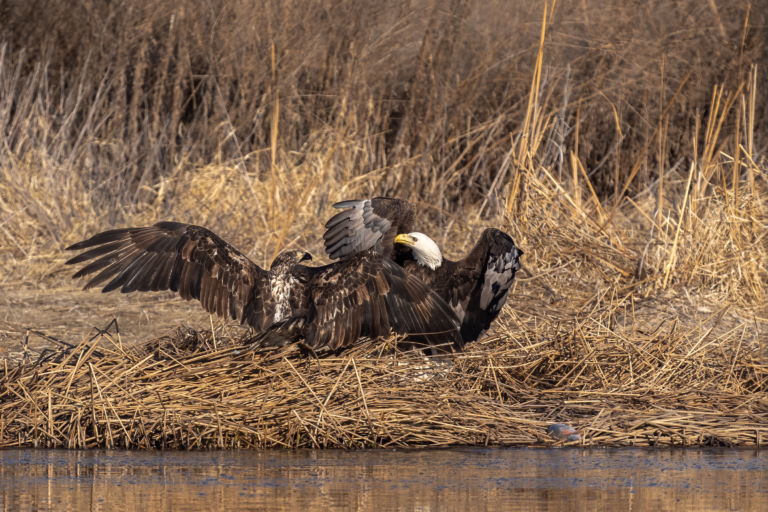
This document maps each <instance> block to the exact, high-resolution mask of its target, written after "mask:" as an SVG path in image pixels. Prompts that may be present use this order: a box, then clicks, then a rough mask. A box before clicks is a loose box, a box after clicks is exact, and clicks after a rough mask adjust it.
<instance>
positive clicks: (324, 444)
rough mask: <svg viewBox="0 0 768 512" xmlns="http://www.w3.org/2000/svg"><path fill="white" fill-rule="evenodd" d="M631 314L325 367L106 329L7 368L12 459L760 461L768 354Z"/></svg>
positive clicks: (605, 313)
mask: <svg viewBox="0 0 768 512" xmlns="http://www.w3.org/2000/svg"><path fill="white" fill-rule="evenodd" d="M629 308H631V304H628V303H622V302H621V301H616V300H614V301H612V302H610V303H607V304H605V305H603V306H601V307H600V308H599V310H593V311H590V312H589V313H588V314H585V315H582V316H578V315H577V316H574V317H572V318H571V319H569V320H567V321H564V320H563V317H564V316H565V315H566V314H567V312H565V311H561V312H559V313H560V314H558V315H541V316H538V317H536V318H534V319H533V320H534V321H535V323H536V327H535V328H531V327H530V326H527V327H526V326H525V325H528V324H530V319H529V321H525V322H521V326H523V328H519V329H509V330H507V331H506V332H504V333H503V334H499V335H496V336H494V337H490V338H487V339H486V340H484V341H481V342H478V343H475V344H473V345H472V346H471V347H470V348H469V350H467V351H466V352H465V353H462V354H457V355H455V356H452V357H450V358H444V359H440V360H430V359H427V358H425V357H422V356H420V355H418V354H415V353H401V352H398V351H397V350H396V348H394V349H393V348H391V347H396V345H397V340H396V339H390V340H388V342H387V343H382V342H370V341H367V342H362V343H360V344H359V345H358V346H356V347H355V348H354V349H352V350H350V351H348V352H346V353H343V354H341V355H334V354H326V355H325V356H323V355H321V357H320V358H319V359H313V358H311V357H302V356H301V354H300V353H299V352H298V351H297V350H296V349H295V348H294V347H287V348H283V349H280V350H277V351H273V352H267V353H255V352H251V351H248V350H247V344H244V343H243V342H244V340H243V339H237V338H230V337H229V336H227V335H225V334H224V331H220V332H219V334H218V335H216V334H215V331H213V332H211V331H206V332H197V331H193V330H181V329H180V330H179V331H178V332H177V333H176V334H175V335H173V336H165V337H161V338H157V339H153V340H150V341H146V342H144V343H141V344H137V345H133V346H127V345H124V344H122V343H121V340H120V336H119V333H118V332H117V331H116V330H115V329H114V328H113V329H111V330H110V331H111V332H110V331H108V330H104V331H101V330H97V332H96V333H95V334H94V335H89V336H88V337H86V338H84V339H83V340H82V342H81V343H79V344H78V345H76V346H66V345H61V346H60V347H59V348H58V349H55V350H45V351H42V352H40V353H30V352H28V353H26V354H25V355H24V357H23V359H22V360H21V361H19V362H18V364H15V365H11V366H8V362H7V360H6V363H5V364H6V366H5V368H4V373H3V377H2V379H1V380H0V403H2V405H1V406H0V447H10V446H25V447H32V446H35V447H43V446H45V447H63V448H96V447H101V448H116V447H123V448H134V449H185V450H193V449H214V448H228V449H231V448H278V447H282V448H364V447H418V446H451V445H486V446H487V445H501V446H515V445H551V444H555V443H556V441H554V440H551V439H549V438H548V437H547V436H546V429H547V426H548V425H550V424H552V423H556V422H567V423H569V424H571V425H573V426H574V427H576V428H577V429H578V430H579V431H580V432H581V434H582V441H581V443H583V444H587V445H594V446H660V445H691V446H701V445H725V446H762V445H764V444H765V442H766V440H767V439H768V398H766V397H767V396H768V395H766V391H768V357H766V355H765V353H761V351H760V346H759V343H758V342H757V340H754V339H745V336H744V333H745V329H743V328H742V329H730V330H728V331H727V332H724V333H720V334H715V329H714V328H715V327H716V324H717V323H719V321H720V319H719V318H717V317H718V314H715V315H712V318H711V319H710V320H711V322H710V323H709V324H710V325H707V324H704V325H702V326H701V327H698V328H692V329H691V328H682V327H681V326H680V325H679V324H678V323H677V322H675V321H673V322H671V325H664V322H662V323H661V325H657V326H655V328H654V329H653V330H651V331H645V330H643V329H638V328H636V327H633V328H627V327H626V326H622V325H621V322H619V321H617V320H616V318H617V316H618V313H619V312H620V311H625V310H629ZM550 313H553V311H550ZM719 313H720V314H719V316H720V317H722V313H723V312H719ZM629 314H630V315H631V310H629ZM626 320H629V318H624V319H622V321H626ZM111 325H112V326H116V325H115V324H114V323H113V324H111ZM570 444H577V443H570Z"/></svg>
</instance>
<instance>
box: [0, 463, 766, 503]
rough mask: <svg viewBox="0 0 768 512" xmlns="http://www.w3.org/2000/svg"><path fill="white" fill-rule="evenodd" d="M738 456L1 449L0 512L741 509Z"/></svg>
mask: <svg viewBox="0 0 768 512" xmlns="http://www.w3.org/2000/svg"><path fill="white" fill-rule="evenodd" d="M766 455H767V454H766V453H762V452H759V451H754V450H751V451H744V450H725V449H723V450H598V449H563V450H557V449H458V450H429V451H426V450H424V451H399V450H398V451H394V450H391V451H390V450H387V451H384V450H379V451H362V452H342V451H313V450H307V451H261V452H257V451H240V452H193V453H179V452H129V451H79V452H75V451H57V450H5V451H0V510H72V511H80V510H93V511H108V510H141V509H143V510H146V511H149V510H235V509H236V510H265V509H269V510H297V509H301V508H304V509H311V510H425V511H427V510H584V509H587V510H590V509H598V510H696V511H698V510H750V511H753V510H754V511H767V512H768V477H766V474H765V473H766V467H765V460H766Z"/></svg>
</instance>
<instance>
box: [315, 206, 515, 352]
mask: <svg viewBox="0 0 768 512" xmlns="http://www.w3.org/2000/svg"><path fill="white" fill-rule="evenodd" d="M333 206H334V207H335V208H350V209H348V210H345V211H343V212H341V213H339V214H337V215H335V216H334V217H333V218H332V219H331V220H330V221H329V222H328V223H327V224H326V228H328V231H327V232H326V234H325V235H324V238H325V240H326V244H325V246H326V252H327V253H328V254H329V256H330V257H331V258H332V259H334V258H350V257H352V256H354V255H355V254H357V252H358V251H363V250H374V251H377V252H381V253H382V254H385V255H387V256H388V257H390V258H392V259H393V260H394V261H395V262H396V263H397V264H398V265H400V266H402V267H403V268H404V269H405V270H406V272H407V273H408V274H409V275H413V276H418V277H419V279H420V280H422V281H423V282H424V283H426V284H427V285H429V286H430V287H431V288H432V289H433V290H434V291H435V292H437V294H438V295H439V296H440V297H441V298H442V299H443V300H444V301H445V302H447V303H448V305H449V306H450V307H451V308H452V309H453V311H454V312H455V313H456V315H457V316H458V318H459V321H460V322H461V336H462V339H463V340H464V342H465V343H468V342H471V341H475V340H477V339H478V338H480V337H481V336H482V335H483V333H484V332H485V331H486V330H487V329H489V328H490V326H491V323H492V322H493V321H494V320H495V319H496V317H497V316H498V315H499V312H500V311H501V309H502V307H503V306H504V304H505V302H506V300H507V292H508V290H509V288H510V286H511V284H512V282H513V280H514V277H515V273H516V272H517V270H519V269H520V256H522V254H523V253H522V251H521V250H520V249H518V248H517V247H516V246H515V243H514V241H513V240H512V238H511V237H510V236H509V235H507V234H506V233H504V232H502V231H499V230H498V229H492V228H491V229H486V230H485V231H483V233H482V234H481V236H480V239H479V240H478V241H477V243H476V244H475V245H474V247H473V248H472V249H471V250H470V252H469V254H467V256H466V257H464V258H463V259H461V260H459V261H451V260H447V259H445V258H442V256H441V255H440V254H439V250H437V249H436V246H435V250H436V251H437V252H438V254H437V255H435V256H436V260H437V261H436V266H435V268H434V269H433V268H430V267H429V266H427V265H426V264H425V262H424V261H423V259H420V257H419V255H418V254H415V252H416V251H415V250H414V244H416V243H418V242H417V238H418V237H424V238H427V237H426V236H425V235H422V234H420V233H412V232H413V231H414V224H415V208H414V207H413V205H412V204H410V203H408V202H407V201H404V200H401V199H392V198H384V197H379V198H376V199H371V200H354V201H343V202H341V203H336V204H335V205H333ZM408 233H410V234H411V235H412V236H402V237H400V236H398V235H406V234H408ZM396 240H397V242H396ZM430 242H431V240H430Z"/></svg>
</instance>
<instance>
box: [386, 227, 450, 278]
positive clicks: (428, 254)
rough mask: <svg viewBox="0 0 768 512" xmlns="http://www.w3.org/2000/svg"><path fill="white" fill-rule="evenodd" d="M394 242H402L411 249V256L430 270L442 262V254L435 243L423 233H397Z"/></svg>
mask: <svg viewBox="0 0 768 512" xmlns="http://www.w3.org/2000/svg"><path fill="white" fill-rule="evenodd" d="M395 243H396V244H403V245H405V246H407V247H409V248H410V249H411V251H412V252H413V258H414V259H415V260H416V261H417V262H418V263H420V264H421V265H424V266H425V267H429V268H431V269H432V270H435V269H436V268H437V267H439V266H440V265H441V264H442V263H443V255H442V254H441V253H440V248H439V247H438V246H437V244H436V243H435V242H434V241H433V240H432V239H431V238H429V237H428V236H427V235H425V234H424V233H408V234H407V235H397V237H396V238H395Z"/></svg>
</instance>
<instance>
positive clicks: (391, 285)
mask: <svg viewBox="0 0 768 512" xmlns="http://www.w3.org/2000/svg"><path fill="white" fill-rule="evenodd" d="M81 249H89V250H88V251H86V252H84V253H81V254H80V255H78V256H75V257H74V258H72V259H70V260H69V261H67V264H69V265H74V264H77V263H81V262H84V261H88V260H92V259H94V258H98V259H96V260H95V261H93V262H92V263H90V264H88V265H87V266H85V267H84V268H82V269H80V271H78V272H77V273H76V274H75V275H74V276H73V277H75V278H79V277H84V276H88V275H91V274H93V273H95V272H98V274H97V275H96V276H95V277H93V278H92V279H91V280H90V281H88V283H87V284H86V285H85V287H84V289H85V290H87V289H89V288H94V287H99V286H102V285H105V286H104V288H103V289H102V292H110V291H113V290H117V289H120V291H121V292H122V293H129V292H134V291H140V292H146V291H160V290H171V291H174V292H178V293H179V295H181V297H182V298H184V299H185V300H191V299H197V300H199V301H200V304H201V305H202V306H203V309H205V311H207V312H209V313H215V314H217V315H218V316H220V317H225V316H230V317H231V318H232V319H233V320H237V321H239V322H240V323H241V324H247V325H249V326H250V327H252V328H253V329H254V331H255V332H256V333H260V337H259V339H260V342H259V345H260V346H282V345H285V344H287V343H292V342H298V341H300V340H302V339H303V340H304V344H303V345H302V346H304V347H308V348H310V349H312V350H314V349H316V348H320V347H329V348H330V349H332V350H338V349H341V348H344V347H349V346H350V345H352V344H353V343H354V342H355V341H356V340H357V339H358V338H360V337H362V336H368V337H370V338H372V339H375V338H378V337H380V336H388V335H389V333H390V329H392V330H393V331H394V332H396V333H398V334H408V335H409V336H408V338H407V340H406V341H405V343H404V344H403V345H399V346H400V347H401V348H403V349H406V350H407V349H412V348H425V349H427V350H426V351H427V352H429V353H438V352H451V351H460V350H461V349H462V347H463V343H462V339H461V336H460V335H459V333H458V326H459V322H458V319H457V318H456V315H455V313H454V312H453V311H452V310H451V308H449V307H448V306H447V305H446V303H445V302H444V301H443V300H442V299H441V298H440V297H439V296H438V295H437V294H436V293H435V292H433V291H432V290H431V289H430V288H429V287H428V286H427V285H425V284H424V283H423V282H421V280H419V279H418V278H417V277H415V276H411V275H408V274H407V273H406V272H404V271H403V269H402V268H401V267H400V266H398V265H396V264H395V263H394V262H392V261H391V260H389V259H387V258H386V257H384V256H383V255H381V254H378V253H375V252H373V251H367V250H364V251H358V252H357V253H356V254H355V255H354V256H353V257H351V258H347V259H345V260H344V261H343V262H337V263H332V264H330V265H326V266H320V267H308V266H305V265H303V264H302V263H303V262H304V261H307V260H311V259H312V257H311V255H309V254H308V253H305V252H302V251H296V250H285V251H283V252H281V253H280V254H279V255H278V256H277V257H276V258H275V260H274V261H273V262H272V265H271V267H270V269H269V270H268V271H267V270H264V269H261V268H259V266H257V265H256V264H255V263H253V262H252V261H251V260H249V259H248V258H246V257H245V255H243V254H242V253H240V252H238V251H237V249H235V248H234V247H232V246H231V245H229V244H228V243H227V242H225V241H224V240H222V239H221V238H219V237H218V236H217V235H216V234H215V233H213V232H212V231H209V230H208V229H205V228H203V227H200V226H193V225H190V224H182V223H178V222H159V223H157V224H155V225H154V226H151V227H140V228H126V229H116V230H112V231H105V232H103V233H99V234H97V235H95V236H93V237H92V238H90V239H88V240H85V241H82V242H80V243H77V244H74V245H72V246H71V247H68V248H67V250H81ZM105 283H106V284H105Z"/></svg>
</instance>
